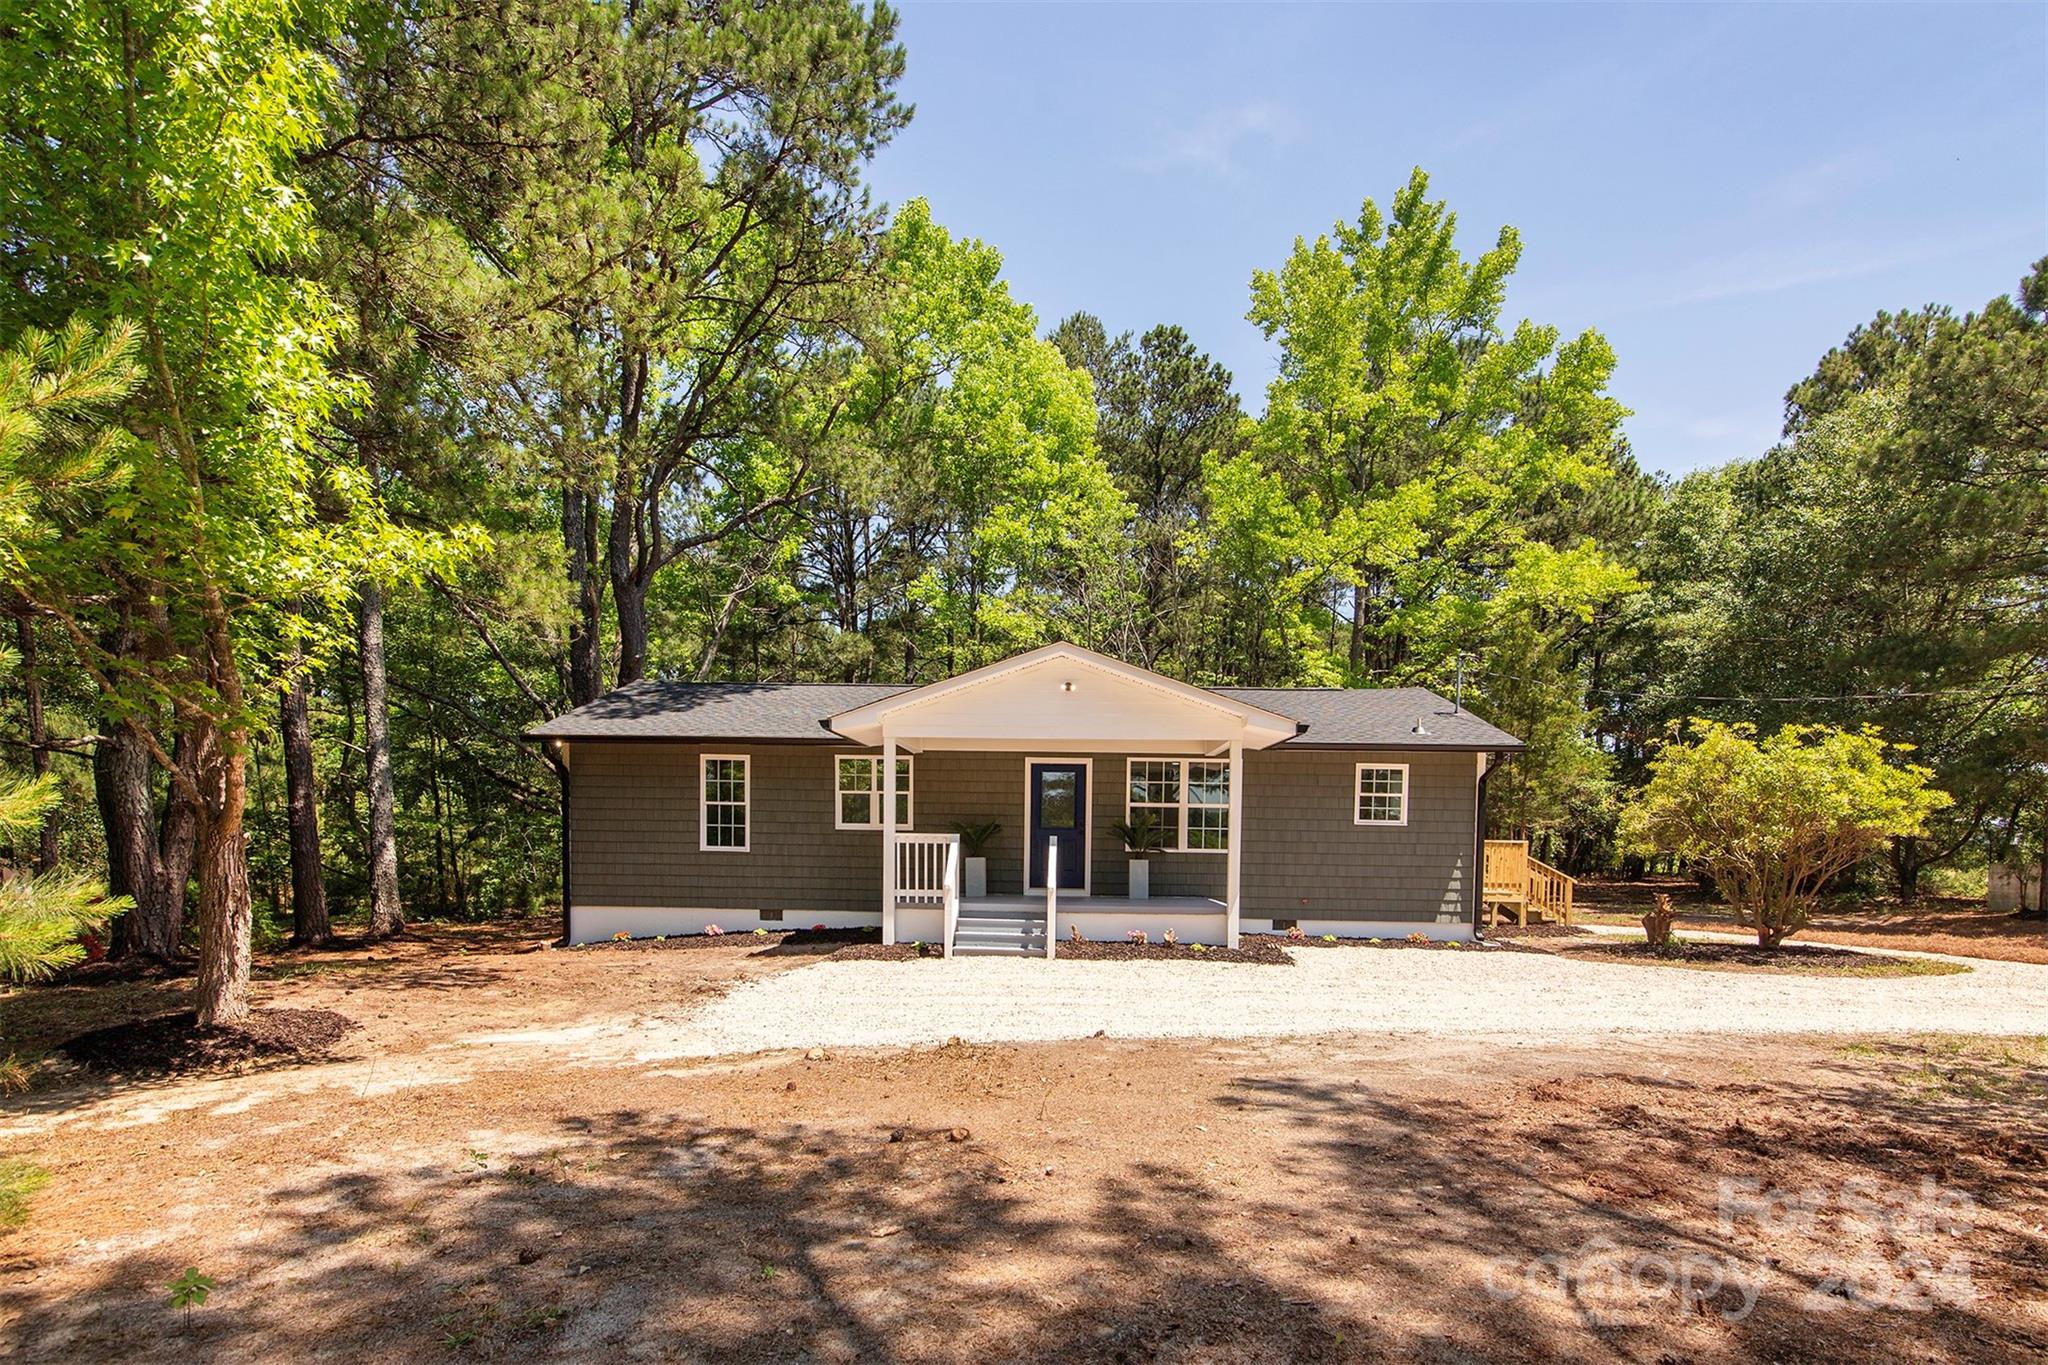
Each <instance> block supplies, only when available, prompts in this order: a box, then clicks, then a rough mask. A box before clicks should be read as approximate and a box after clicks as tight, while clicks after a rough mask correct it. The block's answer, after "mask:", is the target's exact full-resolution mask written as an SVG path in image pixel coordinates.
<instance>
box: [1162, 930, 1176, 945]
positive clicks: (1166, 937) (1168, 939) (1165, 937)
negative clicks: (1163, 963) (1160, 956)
mask: <svg viewBox="0 0 2048 1365" xmlns="http://www.w3.org/2000/svg"><path fill="white" fill-rule="evenodd" d="M1159 941H1160V942H1161V943H1163V944H1165V945H1166V946H1167V947H1169V948H1171V947H1174V946H1175V945H1177V944H1178V943H1179V942H1180V935H1179V934H1176V933H1174V932H1173V930H1171V929H1168V930H1167V931H1166V932H1165V933H1163V934H1161V935H1160V936H1159Z"/></svg>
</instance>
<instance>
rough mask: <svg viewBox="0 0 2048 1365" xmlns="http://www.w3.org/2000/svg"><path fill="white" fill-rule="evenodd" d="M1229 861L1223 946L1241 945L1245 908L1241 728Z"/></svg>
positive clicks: (1233, 768)
mask: <svg viewBox="0 0 2048 1365" xmlns="http://www.w3.org/2000/svg"><path fill="white" fill-rule="evenodd" d="M1225 861H1226V862H1227V863H1229V865H1230V867H1229V871H1228V872H1226V873H1225V876H1226V878H1227V879H1228V881H1229V883H1230V887H1229V897H1230V898H1229V900H1228V901H1227V902H1226V905H1227V907H1228V908H1227V909H1226V911H1225V913H1224V918H1223V946H1224V947H1226V948H1235V947H1236V946H1237V921H1238V917H1239V915H1240V913H1241V911H1242V909H1243V905H1244V896H1243V890H1242V888H1243V884H1244V734H1243V732H1241V731H1240V732H1239V734H1238V736H1237V738H1236V739H1233V740H1231V741H1230V852H1229V853H1228V854H1227V855H1226V857H1225Z"/></svg>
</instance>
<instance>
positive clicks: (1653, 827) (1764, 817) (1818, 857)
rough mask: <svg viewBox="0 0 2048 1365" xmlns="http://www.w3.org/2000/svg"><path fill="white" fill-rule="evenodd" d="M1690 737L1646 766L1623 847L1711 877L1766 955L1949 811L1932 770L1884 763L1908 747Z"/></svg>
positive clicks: (1834, 737) (1798, 730)
mask: <svg viewBox="0 0 2048 1365" xmlns="http://www.w3.org/2000/svg"><path fill="white" fill-rule="evenodd" d="M1694 729H1695V733H1694V737H1693V738H1692V739H1690V740H1689V741H1686V742H1676V741H1674V742H1673V743H1670V744H1667V745H1666V746H1664V747H1663V748H1662V749H1661V750H1659V751H1658V753H1657V756H1656V757H1655V758H1653V759H1652V760H1651V761H1650V768H1649V781H1648V782H1647V783H1646V784H1645V785H1644V787H1643V789H1642V790H1641V791H1640V792H1639V793H1637V795H1636V796H1635V797H1634V799H1633V800H1631V801H1630V802H1629V803H1628V805H1627V806H1626V808H1625V809H1624V810H1623V812H1622V833H1623V837H1624V839H1625V840H1627V841H1628V843H1629V844H1631V845H1632V846H1634V847H1635V848H1637V849H1638V850H1640V851H1642V852H1645V853H1650V852H1657V853H1671V854H1676V855H1677V856H1678V857H1679V858H1681V859H1683V860H1684V861H1685V862H1687V863H1688V864H1691V865H1693V866H1695V867H1697V868H1698V869H1699V870H1700V871H1702V872H1704V873H1706V874H1707V875H1708V876H1709V877H1711V878H1712V879H1713V882H1714V885H1715V887H1716V888H1717V889H1718V890H1719V891H1720V893H1721V894H1722V895H1723V896H1725V897H1726V898H1727V900H1728V903H1729V904H1730V906H1732V907H1733V909H1734V911H1735V914H1736V918H1737V919H1738V921H1739V922H1741V923H1743V924H1746V925H1748V926H1749V927H1751V928H1753V929H1755V930H1756V935H1757V941H1758V942H1759V943H1761V944H1763V945H1764V946H1765V947H1775V946H1777V944H1778V943H1779V942H1781V941H1782V940H1783V939H1784V938H1785V936H1786V935H1787V934H1792V933H1796V932H1798V930H1799V929H1800V928H1802V927H1803V926H1804V925H1805V923H1806V919H1807V914H1808V911H1809V910H1810V909H1811V907H1812V906H1813V904H1814V902H1815V901H1816V900H1817V899H1818V897H1819V895H1820V893H1821V891H1822V889H1823V888H1824V887H1825V886H1826V884H1827V883H1828V881H1829V879H1830V878H1833V877H1835V876H1837V875H1839V874H1840V873H1842V872H1845V871H1847V870H1848V869H1849V868H1851V867H1853V866H1855V865H1856V864H1857V863H1858V862H1859V861H1861V860H1862V859H1864V858H1865V857H1868V856H1869V855H1870V854H1871V853H1872V852H1873V851H1874V850H1876V849H1877V848H1878V847H1879V845H1880V844H1881V843H1882V842H1883V841H1884V840H1885V839H1887V838H1892V837H1898V836H1912V835H1917V834H1920V833H1922V832H1923V831H1924V830H1925V828H1926V824H1927V819H1928V817H1929V816H1930V815H1932V814H1933V813H1934V812H1935V811H1937V810H1940V809H1941V808H1942V807H1944V806H1946V805H1948V804H1949V796H1948V794H1947V793H1945V792H1942V791H1938V790H1936V789H1935V788H1933V787H1931V786H1929V785H1928V783H1929V780H1930V779H1931V778H1932V777H1933V773H1932V772H1931V771H1930V770H1929V769H1927V768H1925V767H1922V766H1920V765H1918V764H1895V763H1892V762H1890V761H1888V757H1889V755H1891V754H1894V753H1898V752H1901V751H1902V750H1903V749H1904V748H1905V747H1906V746H1901V745H1897V744H1890V743H1887V742H1885V741H1884V740H1883V739H1882V738H1881V737H1880V736H1879V735H1878V733H1877V732H1876V731H1875V730H1874V729H1867V730H1862V731H1849V730H1839V729H1835V728H1833V727H1831V726H1816V725H1788V726H1785V727H1784V728H1782V729H1780V730H1778V731H1777V732H1776V733H1775V734H1773V735H1771V736H1770V737H1769V738H1767V739H1763V740H1761V741H1759V740H1758V739H1756V737H1755V734H1756V732H1755V729H1754V727H1751V726H1747V725H1724V724H1720V723H1718V722H1713V721H1701V722H1696V724H1695V727H1694Z"/></svg>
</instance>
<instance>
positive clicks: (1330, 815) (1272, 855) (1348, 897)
mask: <svg viewBox="0 0 2048 1365" xmlns="http://www.w3.org/2000/svg"><path fill="white" fill-rule="evenodd" d="M1360 763H1375V764H1381V763H1406V764H1407V765H1408V782H1409V790H1408V823H1407V824H1405V825H1360V824H1357V823H1355V820H1356V807H1355V799H1354V797H1353V791H1354V787H1355V783H1356V781H1357V765H1358V764H1360ZM1245 767H1246V770H1247V771H1246V782H1245V789H1244V800H1245V817H1244V818H1245V823H1246V825H1247V826H1249V828H1248V829H1247V831H1246V836H1247V837H1246V839H1245V846H1244V905H1243V909H1242V912H1241V918H1242V919H1244V920H1246V921H1250V920H1255V919H1272V918H1284V919H1324V920H1397V921H1409V922H1414V923H1436V924H1456V923H1460V922H1464V921H1467V920H1469V919H1470V917H1471V914H1472V905H1471V901H1470V899H1469V894H1470V891H1471V880H1470V872H1471V866H1472V848H1473V841H1474V837H1475V830H1474V821H1475V819H1476V817H1477V812H1476V809H1475V799H1476V797H1477V795H1478V786H1479V770H1478V763H1477V760H1476V759H1475V758H1474V756H1473V755H1472V754H1469V753H1443V752H1415V751H1408V752H1404V751H1386V750H1373V751H1369V752H1366V751H1359V750H1344V749H1316V750H1296V751H1288V750H1268V751H1265V752H1260V753H1252V754H1247V755H1245ZM1256 927H1260V928H1263V927H1264V926H1263V925H1261V926H1256Z"/></svg>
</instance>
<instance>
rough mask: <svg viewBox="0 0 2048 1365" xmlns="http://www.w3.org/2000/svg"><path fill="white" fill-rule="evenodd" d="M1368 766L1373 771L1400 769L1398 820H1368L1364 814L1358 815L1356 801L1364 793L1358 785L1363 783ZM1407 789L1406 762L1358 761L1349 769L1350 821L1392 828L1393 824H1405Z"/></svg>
mask: <svg viewBox="0 0 2048 1365" xmlns="http://www.w3.org/2000/svg"><path fill="white" fill-rule="evenodd" d="M1368 768H1370V769H1372V770H1373V771H1375V772H1385V771H1388V770H1391V769H1396V768H1398V769H1399V770H1400V772H1401V818H1400V819H1398V820H1368V819H1366V818H1365V817H1364V816H1362V815H1360V814H1359V813H1358V801H1359V798H1360V797H1362V796H1363V795H1365V793H1364V792H1362V791H1360V790H1359V787H1360V785H1361V784H1362V783H1363V782H1364V781H1365V771H1366V769H1368ZM1408 790H1409V772H1408V765H1407V764H1406V763H1360V764H1357V765H1355V766H1354V767H1353V768H1352V770H1351V823H1352V824H1354V825H1378V826H1380V827H1382V828H1392V827H1393V826H1396V825H1405V824H1407V823H1408ZM1381 794H1382V795H1383V794H1384V793H1381Z"/></svg>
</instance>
